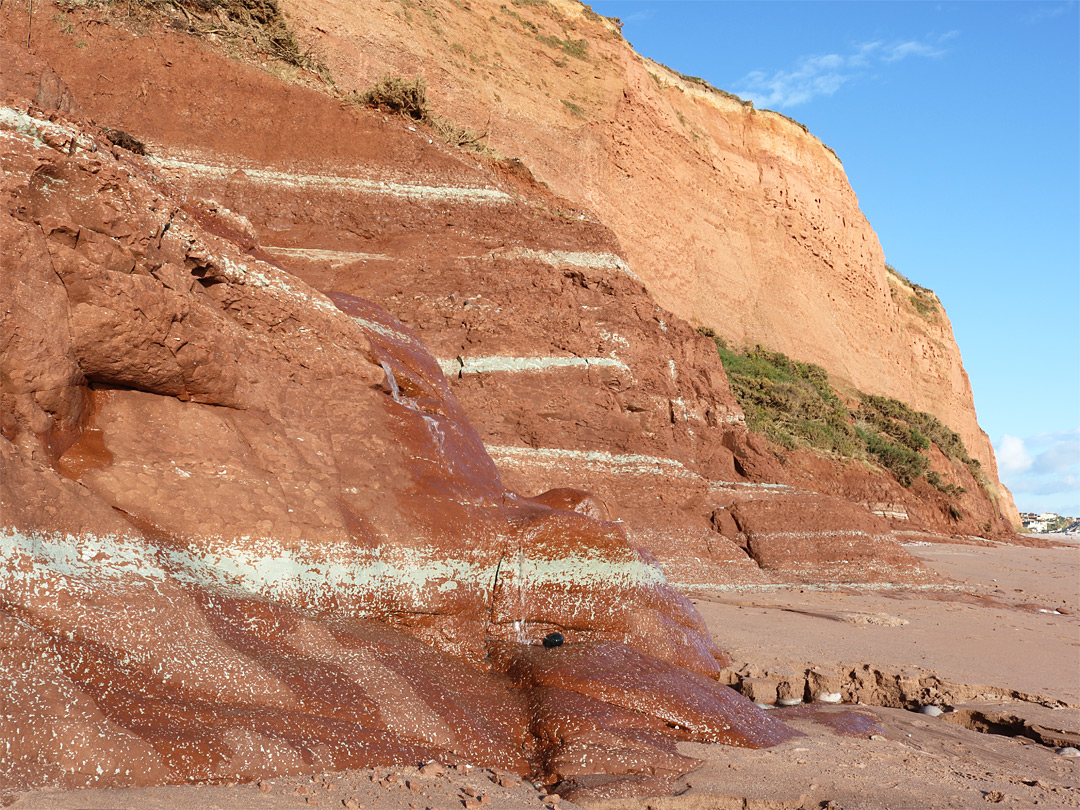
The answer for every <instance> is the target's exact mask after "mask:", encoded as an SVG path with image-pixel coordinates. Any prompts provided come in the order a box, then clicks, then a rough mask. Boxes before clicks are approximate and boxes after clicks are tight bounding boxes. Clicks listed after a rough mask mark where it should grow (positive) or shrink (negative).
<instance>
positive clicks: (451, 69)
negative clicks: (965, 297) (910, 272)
mask: <svg viewBox="0 0 1080 810" xmlns="http://www.w3.org/2000/svg"><path fill="white" fill-rule="evenodd" d="M283 7H284V8H285V9H286V10H287V11H288V13H289V14H290V15H291V19H292V23H293V25H294V26H295V27H296V28H297V30H298V31H300V32H301V36H302V37H303V39H304V40H305V41H306V42H310V43H313V44H314V45H315V47H316V48H317V50H318V51H319V53H320V54H321V55H322V56H323V57H324V58H325V60H326V63H327V65H328V66H329V67H330V69H331V71H332V73H333V75H334V76H335V77H336V79H337V81H338V84H339V86H340V87H342V88H344V89H349V88H354V87H355V88H361V89H362V88H364V87H366V86H367V85H369V84H370V83H372V82H373V81H374V80H375V79H376V78H377V77H379V76H380V75H382V74H386V73H390V74H394V75H403V76H412V75H423V76H425V77H426V78H427V79H428V81H429V82H430V86H431V96H432V97H433V98H434V100H435V104H436V107H437V108H438V111H439V112H440V113H441V114H443V115H446V116H448V117H449V118H451V119H453V120H455V121H457V122H459V123H462V124H466V125H468V126H470V127H473V128H474V129H476V130H477V131H478V132H479V131H484V132H488V133H490V135H489V139H488V142H489V143H490V145H491V146H492V147H493V148H494V149H496V150H498V151H500V152H503V153H505V154H507V155H515V156H518V157H520V158H522V159H523V160H524V161H525V162H526V163H527V164H528V165H529V166H530V167H531V168H532V170H533V172H534V173H535V174H536V176H537V177H539V178H540V179H541V180H543V181H545V182H547V183H548V184H550V186H551V187H552V189H553V190H554V191H556V192H557V193H558V194H560V195H562V196H564V197H566V198H568V199H570V200H572V201H575V202H576V203H577V204H578V205H580V206H583V207H584V208H586V209H588V210H591V211H593V212H595V213H596V214H597V215H598V216H599V218H600V219H601V220H602V221H603V222H604V223H605V224H606V225H607V226H608V227H610V228H611V229H612V231H614V233H615V235H616V236H617V237H618V240H619V243H620V244H621V246H622V248H623V250H624V251H625V255H626V257H627V259H628V262H629V265H630V267H631V268H633V270H634V271H635V272H636V273H637V274H638V275H639V276H640V277H641V279H642V280H643V281H644V282H645V284H646V286H647V287H648V289H649V292H650V293H651V294H652V296H653V297H654V298H655V299H656V301H657V303H659V304H660V306H662V307H664V308H665V309H668V310H670V311H671V312H673V313H675V314H676V315H679V316H681V317H682V318H684V319H686V320H687V321H689V322H690V323H691V324H693V325H705V326H710V327H713V328H715V329H716V331H717V332H718V333H719V334H720V335H722V336H724V337H726V338H728V339H730V340H731V341H732V342H733V343H735V344H736V345H739V344H743V343H747V344H754V343H761V344H763V345H766V346H768V347H769V348H771V349H774V350H778V351H782V352H785V353H787V354H788V355H790V356H792V357H795V358H798V359H800V360H805V361H809V362H814V363H818V364H820V365H822V366H824V367H825V368H826V369H828V370H829V372H830V373H831V374H833V375H834V376H836V377H838V378H839V379H841V380H846V381H848V382H850V383H851V384H853V385H854V386H855V387H857V388H859V389H861V390H863V391H866V392H868V393H872V394H881V395H885V396H891V397H895V398H897V399H899V400H901V401H903V402H906V403H908V404H909V405H911V406H912V407H914V408H916V409H918V410H925V411H928V412H930V413H932V414H934V415H936V416H937V417H939V418H940V419H941V420H942V421H944V422H945V423H946V424H947V425H948V426H949V427H951V428H952V429H953V430H955V431H957V432H958V433H959V434H960V435H961V436H962V438H963V439H964V441H965V443H966V445H967V447H968V449H969V452H970V453H971V454H972V455H973V456H974V457H975V458H977V459H978V460H979V461H980V462H981V463H982V465H983V469H984V471H985V472H986V473H987V475H988V476H989V478H990V479H991V481H992V483H993V486H994V488H995V489H996V491H997V493H998V494H999V495H1000V505H1001V509H1002V511H1003V512H1004V514H1005V515H1006V517H1007V518H1008V519H1009V520H1011V521H1012V522H1013V524H1014V525H1018V520H1019V518H1018V515H1017V513H1016V508H1015V505H1014V504H1013V502H1012V496H1011V495H1010V494H1009V492H1008V490H1006V489H1005V488H1004V487H1003V486H1002V485H1001V484H1000V482H999V481H998V479H997V468H996V463H995V460H994V454H993V449H992V447H991V444H990V441H989V439H988V437H987V436H986V434H985V433H984V432H983V431H982V430H981V428H980V427H979V425H978V422H977V421H976V414H975V406H974V401H973V399H972V393H971V386H970V383H969V381H968V377H967V374H966V372H965V371H964V368H963V363H962V361H961V357H960V351H959V349H958V347H957V345H956V342H955V340H954V338H953V335H952V329H951V327H950V324H949V321H948V318H947V316H946V315H945V313H944V311H943V309H941V307H940V306H939V307H937V308H936V312H935V314H934V315H933V317H930V318H926V317H924V316H921V315H920V314H919V313H917V312H916V311H915V310H914V309H913V308H912V307H911V306H910V305H909V303H908V301H907V298H908V296H907V295H901V296H895V295H893V293H892V287H893V284H892V282H891V279H890V276H889V274H888V273H887V271H886V269H885V260H884V256H883V253H882V250H881V246H880V244H879V243H878V240H877V237H876V235H875V234H874V232H873V230H872V228H871V227H870V224H869V223H868V222H867V221H866V218H865V217H864V216H863V214H862V212H861V211H860V210H859V205H858V200H857V199H856V196H855V193H854V192H853V191H852V189H851V186H850V185H849V183H848V180H847V177H846V175H845V174H844V170H843V167H842V165H841V163H840V160H839V159H838V158H837V156H836V155H835V154H833V153H832V151H831V150H829V149H828V148H827V147H825V146H824V145H823V144H822V143H821V142H820V141H819V140H818V139H817V138H815V137H814V136H813V135H811V134H809V133H808V132H807V131H805V129H804V128H803V127H801V126H800V125H798V124H796V123H795V122H793V121H791V120H789V119H787V118H786V117H784V116H782V115H778V114H776V113H772V112H767V111H758V110H755V109H754V108H753V107H752V106H749V105H745V104H743V103H741V102H740V101H739V100H737V99H734V98H732V97H729V96H727V95H726V94H724V93H720V92H716V91H714V90H711V89H708V88H706V87H704V86H702V85H700V84H697V83H693V82H690V81H687V80H685V79H683V78H681V77H680V76H678V75H677V74H675V73H673V72H672V71H670V70H668V69H666V68H665V67H663V66H661V65H657V64H655V63H653V62H651V61H649V60H647V59H643V58H642V57H640V56H639V55H638V54H636V53H635V52H634V51H633V49H632V48H631V47H630V45H629V44H628V43H627V42H625V41H624V40H623V39H622V37H621V36H620V35H619V33H618V29H617V27H616V26H615V25H614V24H613V23H612V22H611V21H609V20H606V19H604V18H602V17H599V16H598V15H596V14H594V13H592V12H591V11H589V10H588V8H587V7H585V6H582V5H580V4H579V3H576V2H573V1H572V0H550V2H541V3H532V2H529V3H524V2H522V3H512V4H510V5H507V4H502V3H500V2H498V0H467V2H461V3H459V2H449V1H447V2H438V1H437V0H420V2H417V3H415V4H412V3H404V4H401V3H398V2H394V1H393V0H375V2H370V3H360V4H356V3H342V2H333V1H332V0H331V1H330V2H328V1H327V0H284V2H283Z"/></svg>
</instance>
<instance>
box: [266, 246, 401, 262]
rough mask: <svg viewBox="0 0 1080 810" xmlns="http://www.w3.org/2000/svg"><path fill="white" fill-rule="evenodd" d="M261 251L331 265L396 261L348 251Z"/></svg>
mask: <svg viewBox="0 0 1080 810" xmlns="http://www.w3.org/2000/svg"><path fill="white" fill-rule="evenodd" d="M263 250H265V251H266V252H267V253H271V254H273V255H275V256H286V257H288V258H290V259H311V260H312V261H317V262H329V263H331V264H335V265H336V264H354V263H356V262H368V261H376V262H392V261H396V259H394V258H393V257H392V256H387V255H386V254H385V253H359V252H356V251H350V250H322V249H320V248H288V247H275V246H273V245H263Z"/></svg>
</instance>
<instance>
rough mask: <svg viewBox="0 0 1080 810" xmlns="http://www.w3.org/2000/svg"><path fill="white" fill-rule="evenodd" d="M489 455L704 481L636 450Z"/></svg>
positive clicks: (508, 450) (732, 485) (499, 451)
mask: <svg viewBox="0 0 1080 810" xmlns="http://www.w3.org/2000/svg"><path fill="white" fill-rule="evenodd" d="M485 449H486V450H487V452H488V455H489V456H491V458H492V459H493V460H494V461H495V463H496V464H518V465H522V464H530V465H534V466H537V467H552V468H562V467H565V466H566V463H567V462H577V463H579V464H582V465H585V466H588V467H591V468H593V470H595V471H597V472H607V473H614V474H616V475H660V476H667V477H675V478H693V479H698V480H701V481H703V482H704V479H702V478H701V476H699V475H698V474H697V473H695V472H693V471H691V470H688V469H687V468H686V466H685V465H684V464H683V463H682V462H681V461H678V460H676V459H673V458H664V457H662V456H645V455H640V454H637V453H609V452H607V451H606V450H562V449H558V448H554V447H516V446H513V445H494V444H493V445H486V446H485ZM704 483H707V484H708V485H709V487H710V488H712V489H764V490H771V491H776V492H780V493H784V492H790V491H793V490H792V489H791V487H789V486H787V485H786V484H757V483H753V482H750V481H709V482H704Z"/></svg>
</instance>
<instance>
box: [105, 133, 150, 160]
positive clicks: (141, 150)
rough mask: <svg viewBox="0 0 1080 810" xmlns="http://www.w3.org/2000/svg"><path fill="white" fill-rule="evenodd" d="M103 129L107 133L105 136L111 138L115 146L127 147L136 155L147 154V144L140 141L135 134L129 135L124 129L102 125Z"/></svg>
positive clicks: (110, 140)
mask: <svg viewBox="0 0 1080 810" xmlns="http://www.w3.org/2000/svg"><path fill="white" fill-rule="evenodd" d="M101 131H102V132H103V133H104V134H105V137H106V138H108V139H109V143H111V144H113V146H119V147H120V148H121V149H127V150H128V151H129V152H134V153H135V154H136V155H145V154H146V144H145V143H143V142H142V141H140V140H139V139H138V138H136V137H134V136H133V135H129V134H128V133H127V132H124V130H122V129H111V128H109V127H102V128H101Z"/></svg>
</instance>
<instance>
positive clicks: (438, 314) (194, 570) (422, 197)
mask: <svg viewBox="0 0 1080 810" xmlns="http://www.w3.org/2000/svg"><path fill="white" fill-rule="evenodd" d="M93 15H94V12H86V13H85V14H83V16H78V15H76V16H75V17H73V18H71V19H69V20H68V22H67V23H65V22H64V18H58V19H56V20H53V22H54V23H55V26H46V27H44V28H41V29H38V30H37V31H36V34H35V37H36V38H35V48H34V51H33V52H31V51H27V50H26V49H25V48H24V47H22V46H21V45H19V44H18V41H19V37H20V36H21V33H22V28H21V26H19V27H17V28H16V29H15V31H16V32H17V33H13V29H12V25H11V20H12V16H13V15H12V12H11V10H10V9H9V8H5V9H4V16H2V17H0V23H2V25H3V28H2V29H0V34H2V36H3V41H4V48H3V50H2V51H0V66H2V70H3V78H4V88H5V93H6V94H7V98H6V105H5V106H4V107H3V108H2V109H0V139H2V141H0V147H2V148H0V159H2V161H3V169H4V175H3V186H2V188H0V192H2V195H3V196H2V199H3V201H4V207H3V217H2V220H0V240H2V244H3V249H4V254H3V277H2V284H3V293H4V302H5V307H4V312H3V313H2V318H0V340H2V341H3V349H4V352H3V361H4V363H3V372H4V373H3V377H2V378H0V380H2V388H0V392H2V406H3V407H2V410H0V413H2V415H3V421H2V423H0V427H2V437H3V438H2V439H0V452H2V462H3V470H2V474H0V484H2V487H3V488H2V490H0V498H2V501H0V506H2V523H0V555H2V558H3V562H4V565H3V567H2V568H3V573H2V574H0V576H2V580H0V597H2V601H0V667H2V668H3V676H4V677H3V678H2V679H0V680H3V681H4V682H5V683H6V684H7V685H8V686H7V687H6V688H7V690H8V691H7V693H6V695H7V696H8V697H11V698H12V699H13V700H12V705H15V706H16V707H18V708H17V711H15V712H13V713H10V714H6V715H5V716H4V717H3V719H2V722H3V723H4V724H5V726H4V735H3V736H4V739H5V740H6V741H9V742H10V746H11V747H9V748H7V749H5V752H4V758H3V760H2V762H0V765H2V766H3V770H2V771H0V790H5V791H6V790H11V789H13V788H18V787H20V786H26V785H40V784H61V785H84V784H95V783H96V784H116V785H122V784H132V783H135V782H139V781H142V782H148V783H161V782H168V781H178V780H185V779H191V778H196V779H212V780H227V779H236V778H245V779H247V778H252V777H253V776H255V775H263V774H270V773H308V772H313V771H324V770H327V769H331V768H339V767H347V766H349V765H374V764H389V763H391V762H395V763H396V762H416V761H420V760H423V759H427V758H430V757H433V756H437V757H441V758H444V759H448V760H453V759H455V758H462V759H467V760H471V761H473V762H480V763H486V764H491V765H497V766H498V767H501V768H506V769H510V770H515V771H517V772H518V773H531V774H533V775H535V776H537V777H538V778H541V779H543V780H545V781H546V782H548V783H557V782H561V783H568V784H569V783H572V784H573V785H575V786H576V787H575V788H574V789H575V790H578V789H581V790H584V791H585V793H583V794H581V795H587V792H588V791H589V790H592V789H593V788H595V789H597V790H601V789H602V790H615V789H616V787H612V784H613V783H612V779H615V780H616V782H619V783H621V784H623V785H624V787H623V788H617V789H618V790H623V789H627V790H630V791H631V792H632V791H635V790H637V791H647V792H652V793H658V792H663V790H664V789H665V784H667V780H670V779H671V778H673V777H674V776H677V775H678V774H681V773H684V772H686V771H687V770H688V769H690V768H692V767H694V764H695V763H694V761H693V760H690V759H688V758H686V757H682V756H680V755H678V753H677V752H676V750H675V748H674V742H675V740H676V738H678V739H699V740H710V741H717V742H727V743H734V744H748V745H770V744H772V743H774V742H776V741H779V740H782V739H786V738H787V737H788V736H790V734H791V731H790V730H789V729H787V728H786V727H784V726H783V725H782V724H779V723H777V722H776V721H774V720H772V719H770V718H769V717H768V716H767V715H765V714H763V713H762V712H760V711H759V710H757V709H756V707H754V706H753V705H752V704H749V703H748V702H746V701H745V700H742V699H740V698H739V697H738V696H737V695H733V693H730V691H729V690H726V689H725V688H723V687H720V686H718V685H717V683H716V682H715V681H714V680H712V679H711V677H710V676H713V675H715V674H716V673H717V672H718V669H719V666H720V665H721V664H722V663H723V662H724V655H723V653H722V652H721V651H720V650H719V649H717V647H716V646H715V645H714V643H713V641H712V639H711V638H710V637H709V636H708V634H707V633H706V632H705V630H704V628H703V626H702V624H701V620H700V617H698V615H697V613H696V612H695V610H694V609H693V607H692V606H691V605H690V604H689V603H688V601H687V600H686V599H685V598H684V597H683V596H681V595H680V594H679V593H678V592H677V589H676V587H673V586H676V585H677V586H680V587H682V588H684V589H686V588H693V587H700V586H702V585H706V586H710V587H714V586H721V587H723V586H733V585H735V586H737V585H746V584H765V583H791V582H815V583H823V582H824V583H851V582H861V583H867V582H869V583H881V584H884V585H885V586H886V587H895V586H897V585H899V586H905V585H909V584H920V585H926V584H934V583H935V582H936V580H935V579H934V578H933V577H932V576H931V575H930V574H928V572H927V571H926V570H925V569H924V568H922V567H921V566H920V565H918V564H917V563H916V561H915V560H914V559H913V558H912V557H911V556H910V555H909V554H908V553H907V552H906V551H904V549H903V548H902V547H901V545H900V544H899V542H898V537H902V536H903V534H902V533H903V531H904V530H905V529H906V528H911V527H913V528H915V529H917V530H919V531H925V530H931V531H933V530H939V531H945V530H948V527H949V525H950V524H949V522H948V518H947V517H943V516H942V514H941V513H940V512H941V508H942V506H943V501H942V499H941V497H940V495H934V494H933V493H931V492H925V491H912V490H906V489H904V488H903V487H900V485H899V484H898V483H896V481H895V480H894V479H892V478H891V477H890V476H888V475H886V474H885V473H883V472H874V471H868V470H867V469H865V468H863V467H862V466H861V465H842V464H838V463H834V462H833V461H830V460H827V459H821V458H819V457H816V456H811V457H809V458H808V459H802V460H798V459H796V460H795V461H796V462H797V463H791V462H789V463H788V464H787V465H783V464H781V463H780V461H778V459H777V457H776V455H775V454H774V453H773V452H771V451H770V450H769V449H768V448H767V447H766V446H765V445H764V443H763V442H762V440H761V439H760V438H759V437H756V436H754V435H753V434H751V433H749V432H748V431H747V430H746V428H745V427H744V425H743V424H742V421H743V420H742V413H741V411H740V409H739V406H738V404H737V403H736V402H735V400H734V398H733V397H732V394H731V391H730V390H729V388H728V385H727V381H726V377H725V375H724V371H723V368H722V366H721V365H720V361H719V359H718V357H717V354H716V351H715V347H714V346H713V345H712V344H711V342H710V341H709V340H708V339H706V338H704V337H702V336H701V335H699V334H698V333H696V332H695V330H694V329H693V328H692V326H691V325H690V324H689V323H687V322H686V321H685V320H684V319H682V318H680V317H678V316H677V315H674V314H672V313H671V312H668V311H667V310H665V309H663V308H662V307H660V306H658V305H657V302H656V301H655V300H654V298H653V297H652V296H651V295H650V294H649V291H648V290H647V288H646V286H645V285H644V284H643V283H642V281H641V279H640V278H638V277H637V276H636V274H635V273H634V271H633V269H632V268H631V267H630V266H629V265H628V264H627V261H626V257H625V255H624V253H623V251H622V249H621V247H620V244H619V240H618V239H616V238H615V236H614V235H613V233H612V232H611V230H609V229H608V228H606V227H605V226H604V224H603V223H602V222H600V221H598V220H597V219H596V218H595V216H593V215H592V214H590V213H589V212H587V211H585V210H583V209H581V208H580V207H577V206H575V205H573V204H572V203H570V202H568V201H567V200H566V199H565V198H561V197H559V196H557V195H556V194H554V193H553V192H552V191H551V190H550V189H549V188H546V187H544V186H542V185H539V184H537V183H536V181H535V180H534V178H533V177H532V175H531V173H530V172H529V171H528V169H527V167H525V166H523V165H522V164H520V163H518V162H515V161H512V160H497V159H489V158H481V157H478V156H475V155H472V154H469V153H463V152H461V151H458V150H453V149H450V148H448V147H446V146H444V145H442V144H439V143H436V142H434V139H433V138H432V137H431V133H429V132H428V131H427V130H426V129H425V128H423V127H422V126H413V125H412V124H410V123H408V122H406V121H403V120H400V119H398V118H393V117H387V116H384V115H380V114H377V113H374V112H371V111H368V110H359V109H356V108H354V107H350V106H346V105H342V104H341V103H340V102H339V100H338V99H336V98H334V97H332V96H331V95H330V94H329V93H327V92H324V91H320V90H318V89H316V88H312V87H307V88H305V87H302V86H298V85H296V84H292V83H288V82H284V81H282V80H281V79H280V78H276V77H274V76H273V75H271V74H270V73H269V72H267V71H264V70H260V69H257V68H256V67H253V66H252V65H250V64H246V63H244V62H243V61H238V60H234V59H229V58H227V57H226V56H225V55H224V54H223V53H222V52H221V50H220V48H218V47H217V46H215V45H214V44H213V43H212V42H207V41H205V40H200V39H198V38H196V37H193V36H190V35H189V34H188V33H184V32H183V31H182V30H180V29H182V28H183V22H182V20H183V15H181V14H180V13H179V12H177V13H176V14H175V19H172V20H171V21H170V22H169V23H168V24H167V25H161V24H160V23H161V20H160V19H158V18H151V19H149V20H145V19H144V20H139V21H138V22H137V24H136V25H128V22H127V21H126V20H125V19H114V18H107V22H108V23H109V24H107V25H102V24H101V20H99V19H97V18H96V17H94V16H93ZM91 21H92V22H93V24H92V25H91ZM68 24H70V25H73V26H74V25H77V26H78V31H79V34H80V36H83V37H85V39H83V40H80V41H81V42H83V43H84V44H85V47H76V46H75V45H74V44H73V42H72V40H71V38H70V36H69V33H68V32H67V31H66V30H65V25H68ZM147 30H150V31H152V32H153V36H147V35H146V34H147ZM90 119H93V120H95V121H97V122H99V123H101V124H105V125H108V126H110V127H116V128H120V129H124V130H129V131H130V132H131V133H134V134H135V135H137V136H138V137H139V138H140V139H142V140H144V141H145V142H146V145H147V151H148V155H146V156H145V157H143V156H137V155H134V154H132V153H131V152H130V151H128V150H126V149H124V148H120V147H119V146H115V145H113V143H111V142H110V140H109V137H107V135H106V133H105V131H104V130H102V129H100V128H98V127H97V126H96V125H95V124H93V123H92V122H91V120H90ZM112 137H113V138H115V139H116V140H117V141H118V142H121V143H128V144H129V145H131V141H130V140H125V139H124V138H118V137H117V135H116V133H115V132H114V133H113V134H112ZM372 301H375V302H377V303H372ZM474 425H476V427H474ZM947 463H948V462H947V461H943V460H942V459H936V460H935V464H936V465H938V466H940V465H942V464H947ZM815 464H817V465H819V466H818V467H815V466H814V465H815ZM964 483H965V484H967V483H968V482H967V481H966V480H965V481H964ZM582 486H587V487H588V488H590V489H592V490H594V491H595V492H598V493H600V494H601V495H602V496H603V497H596V496H594V495H588V494H586V493H584V492H581V491H580V488H581V487H582ZM545 490H549V491H546V492H545ZM975 490H977V487H972V492H971V493H970V494H969V495H967V496H965V497H966V498H968V499H970V500H971V502H972V503H973V504H974V507H973V510H970V511H971V514H972V515H973V517H970V518H966V519H967V520H975V519H976V518H975V517H974V516H978V517H979V519H982V517H983V516H984V515H986V514H989V515H990V519H993V520H998V518H996V517H995V516H994V515H995V514H996V513H994V512H993V508H992V506H991V505H990V504H989V503H988V502H986V500H985V498H982V496H981V495H979V494H978V493H977V492H976V491H975ZM531 493H542V494H539V495H534V496H533V497H529V495H530V494H531ZM935 499H936V500H935ZM980 499H981V500H980ZM905 504H907V505H908V506H910V507H911V514H910V515H909V514H907V513H905V514H904V515H903V516H902V517H901V516H900V513H901V512H902V511H903V510H904V509H905V508H907V507H905ZM919 509H923V510H924V511H923V512H921V513H920V512H919V511H918V510H919ZM964 509H965V512H967V511H969V508H968V506H967V505H965V506H964ZM979 510H982V511H979ZM874 512H877V513H878V514H874ZM613 518H614V519H613ZM997 528H998V529H1000V528H1001V527H1000V524H998V525H997ZM657 558H659V561H660V564H658V563H657ZM552 630H558V631H560V632H562V633H564V634H565V636H566V640H567V643H566V645H565V646H564V647H560V648H558V650H555V651H552V650H547V649H545V648H543V647H540V646H539V645H538V641H539V639H540V638H542V637H543V635H544V634H545V633H547V632H549V631H552ZM192 662H195V663H196V664H197V666H194V667H193V666H192ZM569 717H572V718H573V720H574V722H573V723H572V724H570V726H569V727H568V726H567V718H569ZM568 729H569V730H568ZM583 751H584V756H582V752H583ZM627 784H628V785H629V787H628V788H627V787H626V785H627Z"/></svg>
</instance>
